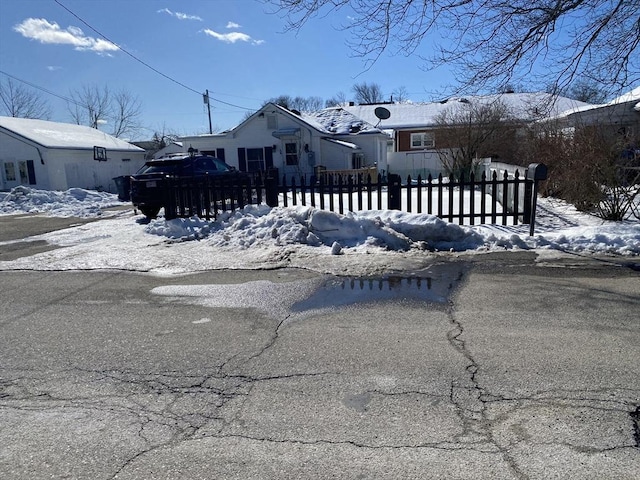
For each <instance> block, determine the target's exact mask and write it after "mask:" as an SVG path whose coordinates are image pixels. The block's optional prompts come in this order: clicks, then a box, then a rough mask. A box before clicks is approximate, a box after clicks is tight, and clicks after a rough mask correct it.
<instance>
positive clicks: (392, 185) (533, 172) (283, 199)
mask: <svg viewBox="0 0 640 480" xmlns="http://www.w3.org/2000/svg"><path fill="white" fill-rule="evenodd" d="M544 178H546V167H545V166H544V165H542V164H532V165H530V166H529V168H527V169H524V171H523V174H522V175H521V174H520V171H519V170H516V171H515V173H514V174H509V173H508V172H506V171H505V172H504V173H501V174H498V172H496V171H494V172H492V173H491V174H490V175H489V177H487V176H486V174H485V173H483V174H482V175H480V178H477V177H476V175H474V174H473V173H472V174H471V175H470V177H469V178H468V179H467V178H465V177H464V176H460V177H459V178H443V177H442V175H440V176H439V177H438V178H432V177H431V176H429V177H427V178H426V179H423V178H422V177H420V176H418V177H417V178H416V179H413V178H411V177H407V178H406V179H405V181H403V180H402V179H401V178H400V177H399V176H398V175H389V176H388V178H383V177H382V176H380V175H378V176H377V178H372V177H371V176H370V175H367V176H366V178H365V177H364V175H348V176H342V175H338V176H327V177H320V178H318V179H317V180H316V179H315V178H314V179H313V181H308V180H307V178H306V177H304V176H302V177H298V178H296V177H289V178H287V177H286V175H285V176H283V177H282V178H281V179H278V178H276V177H275V176H270V175H264V176H260V175H258V176H255V177H253V178H251V179H247V181H246V182H243V183H237V184H229V183H220V182H216V181H214V180H213V179H207V178H200V179H170V180H169V181H168V182H167V194H166V202H165V218H167V219H170V218H176V217H191V216H198V217H201V218H205V219H207V220H209V219H211V218H215V216H216V215H217V214H218V212H221V211H226V210H234V209H236V208H242V207H244V206H245V205H247V204H261V203H266V204H267V205H269V206H271V207H275V206H278V205H282V206H285V207H288V206H297V205H303V206H307V205H308V206H312V207H315V208H319V209H322V210H331V211H334V212H337V213H340V214H344V213H345V212H346V211H352V212H354V211H362V210H383V209H389V210H402V211H406V212H410V213H428V214H431V215H437V216H438V217H440V218H442V219H445V220H447V221H449V222H456V223H458V224H465V225H476V224H502V225H517V224H518V223H524V224H530V225H531V232H532V234H533V224H534V221H535V207H536V195H537V182H538V181H539V180H543V179H544Z"/></svg>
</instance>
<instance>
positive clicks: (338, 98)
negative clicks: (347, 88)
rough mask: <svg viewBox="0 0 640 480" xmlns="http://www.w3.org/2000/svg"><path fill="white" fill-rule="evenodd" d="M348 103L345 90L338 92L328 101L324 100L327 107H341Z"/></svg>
mask: <svg viewBox="0 0 640 480" xmlns="http://www.w3.org/2000/svg"><path fill="white" fill-rule="evenodd" d="M346 103H347V96H346V95H345V93H344V92H338V93H336V94H335V95H334V96H333V97H331V98H329V99H328V100H327V101H326V102H324V106H325V108H329V107H340V106H342V105H345V104H346Z"/></svg>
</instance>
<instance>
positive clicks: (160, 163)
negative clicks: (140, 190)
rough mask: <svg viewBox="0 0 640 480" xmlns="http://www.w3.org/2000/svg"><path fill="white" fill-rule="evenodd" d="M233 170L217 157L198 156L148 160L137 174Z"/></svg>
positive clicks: (201, 172)
mask: <svg viewBox="0 0 640 480" xmlns="http://www.w3.org/2000/svg"><path fill="white" fill-rule="evenodd" d="M230 171H233V168H232V167H230V166H229V165H227V164H226V163H224V162H223V161H222V160H220V159H218V158H215V157H196V158H189V157H187V158H184V159H172V160H153V161H150V162H147V163H146V164H145V165H144V166H143V167H142V168H141V169H140V170H138V172H137V174H150V173H165V174H174V173H175V174H190V175H192V174H205V173H222V172H230Z"/></svg>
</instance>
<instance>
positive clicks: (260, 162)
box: [247, 148, 265, 172]
mask: <svg viewBox="0 0 640 480" xmlns="http://www.w3.org/2000/svg"><path fill="white" fill-rule="evenodd" d="M264 170H265V168H264V150H263V149H262V148H247V171H248V172H261V171H264Z"/></svg>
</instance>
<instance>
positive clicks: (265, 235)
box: [145, 205, 484, 253]
mask: <svg viewBox="0 0 640 480" xmlns="http://www.w3.org/2000/svg"><path fill="white" fill-rule="evenodd" d="M145 230H146V231H147V233H150V234H154V235H161V236H166V237H168V238H169V239H172V240H179V241H185V240H193V239H203V238H206V240H207V242H208V243H209V244H211V245H213V246H216V247H237V248H239V249H246V248H250V247H252V246H255V245H263V246H264V245H268V246H272V247H277V246H284V245H294V244H303V245H308V246H312V247H319V246H328V247H331V248H332V251H333V252H334V253H342V252H343V249H344V248H350V249H370V248H380V249H383V250H393V251H406V250H409V249H410V248H420V249H428V250H431V251H435V250H454V251H460V250H467V249H475V248H478V247H480V246H482V245H483V243H484V242H483V238H482V237H481V236H480V235H479V234H478V233H476V232H474V231H473V230H471V229H470V228H466V227H460V226H458V225H454V224H450V223H447V222H445V221H444V220H441V219H439V218H438V217H435V216H432V215H414V214H408V213H403V212H397V211H368V212H360V213H352V212H348V213H346V214H345V215H339V214H337V213H333V212H329V211H323V210H317V209H315V208H313V207H301V206H300V207H288V208H282V207H278V208H270V207H267V206H266V205H260V206H256V205H249V206H247V207H245V208H244V209H242V210H237V211H235V212H232V213H229V212H226V213H223V214H221V215H220V216H219V217H218V219H217V220H216V221H214V222H205V221H203V220H201V219H199V218H196V217H194V218H185V219H174V220H168V221H167V220H165V219H163V218H160V219H156V220H153V221H151V222H150V223H149V224H148V225H147V226H146V229H145Z"/></svg>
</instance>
